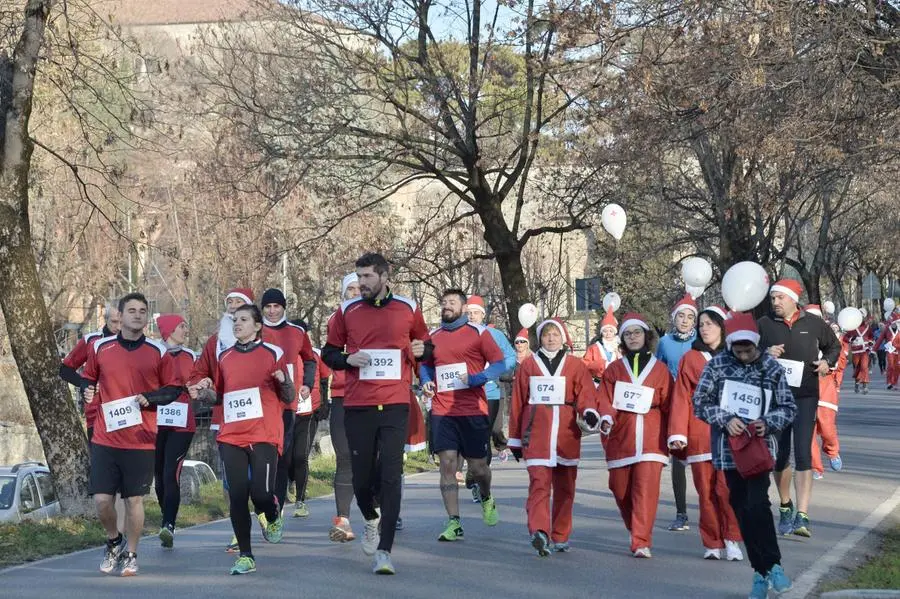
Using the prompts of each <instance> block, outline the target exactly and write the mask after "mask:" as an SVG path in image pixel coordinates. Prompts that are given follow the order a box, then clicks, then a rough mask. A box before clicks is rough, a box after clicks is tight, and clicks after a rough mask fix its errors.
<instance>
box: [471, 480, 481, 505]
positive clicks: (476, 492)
mask: <svg viewBox="0 0 900 599" xmlns="http://www.w3.org/2000/svg"><path fill="white" fill-rule="evenodd" d="M472 503H481V489H480V488H479V487H478V483H472Z"/></svg>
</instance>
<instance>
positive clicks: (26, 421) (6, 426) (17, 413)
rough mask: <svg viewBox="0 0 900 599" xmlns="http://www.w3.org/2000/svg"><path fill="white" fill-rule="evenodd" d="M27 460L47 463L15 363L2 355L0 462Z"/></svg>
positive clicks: (1, 463)
mask: <svg viewBox="0 0 900 599" xmlns="http://www.w3.org/2000/svg"><path fill="white" fill-rule="evenodd" d="M26 460H37V461H40V462H44V463H46V462H45V458H44V450H43V448H42V447H41V439H40V437H39V436H38V433H37V429H36V428H35V426H34V420H33V419H32V418H31V411H30V410H29V408H28V400H27V398H26V397H25V389H23V388H22V380H21V379H20V378H19V373H18V371H17V370H16V364H15V362H14V361H13V360H12V358H11V357H9V356H3V357H2V358H0V465H3V466H6V465H11V464H18V463H19V462H24V461H26Z"/></svg>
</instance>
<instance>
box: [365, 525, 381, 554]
mask: <svg viewBox="0 0 900 599" xmlns="http://www.w3.org/2000/svg"><path fill="white" fill-rule="evenodd" d="M380 524H381V518H374V519H372V520H366V530H365V532H364V533H363V541H362V550H363V553H365V554H366V555H375V551H376V550H377V549H378V543H380V542H381V535H380V534H379V533H378V527H379V525H380Z"/></svg>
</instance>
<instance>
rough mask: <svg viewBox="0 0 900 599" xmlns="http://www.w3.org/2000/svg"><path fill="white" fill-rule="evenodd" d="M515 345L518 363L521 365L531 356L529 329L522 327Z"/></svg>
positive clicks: (514, 341)
mask: <svg viewBox="0 0 900 599" xmlns="http://www.w3.org/2000/svg"><path fill="white" fill-rule="evenodd" d="M513 346H514V349H515V350H516V364H518V365H521V364H522V362H524V361H525V360H527V359H528V358H530V357H531V355H532V354H531V345H530V341H529V339H528V329H522V330H521V331H519V333H518V334H517V335H516V338H515V339H514V340H513Z"/></svg>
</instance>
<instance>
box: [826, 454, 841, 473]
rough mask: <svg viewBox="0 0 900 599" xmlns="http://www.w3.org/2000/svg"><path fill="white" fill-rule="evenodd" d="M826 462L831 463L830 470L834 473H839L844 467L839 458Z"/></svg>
mask: <svg viewBox="0 0 900 599" xmlns="http://www.w3.org/2000/svg"><path fill="white" fill-rule="evenodd" d="M828 461H829V462H831V469H832V470H834V471H835V472H840V471H841V468H843V467H844V460H842V459H841V456H837V457H833V458H831V459H830V460H828Z"/></svg>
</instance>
